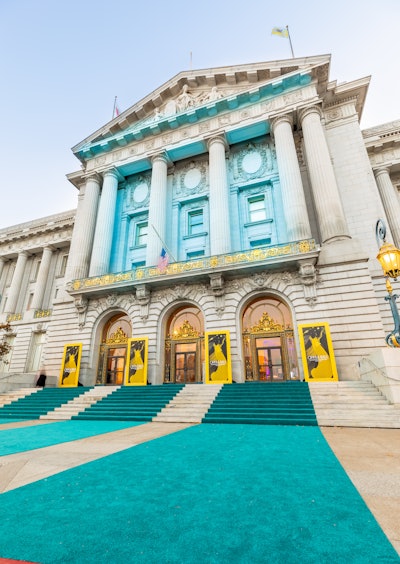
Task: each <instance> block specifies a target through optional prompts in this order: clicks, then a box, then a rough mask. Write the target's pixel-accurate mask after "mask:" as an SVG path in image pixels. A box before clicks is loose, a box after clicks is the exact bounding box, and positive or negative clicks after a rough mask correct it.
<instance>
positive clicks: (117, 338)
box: [96, 314, 132, 386]
mask: <svg viewBox="0 0 400 564" xmlns="http://www.w3.org/2000/svg"><path fill="white" fill-rule="evenodd" d="M131 335H132V329H131V324H130V320H129V318H128V316H127V315H124V314H119V315H116V316H114V317H112V318H111V319H110V320H109V321H108V323H107V324H106V325H105V327H104V330H103V336H102V343H101V345H100V351H99V363H98V369H97V379H96V384H99V385H103V386H122V384H123V383H124V374H125V366H126V354H127V345H128V339H129V338H130V337H131Z"/></svg>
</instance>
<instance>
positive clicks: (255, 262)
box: [67, 239, 320, 297]
mask: <svg viewBox="0 0 400 564" xmlns="http://www.w3.org/2000/svg"><path fill="white" fill-rule="evenodd" d="M319 250H320V249H319V247H318V246H317V245H316V243H315V241H314V239H306V240H303V241H296V242H291V243H285V244H281V245H274V246H271V247H259V248H255V249H250V250H247V251H239V252H235V253H228V254H224V255H213V256H210V257H199V258H196V259H194V260H188V261H182V262H173V263H170V264H168V265H167V267H166V268H165V269H163V270H160V269H159V268H158V267H157V266H149V267H139V268H136V269H134V270H128V271H126V272H119V273H115V274H114V273H109V274H104V275H102V276H93V277H91V278H82V279H79V280H73V281H72V282H70V283H69V284H68V287H67V290H68V292H69V293H70V294H71V295H72V296H77V295H82V294H85V295H87V296H88V297H89V296H99V295H104V294H106V293H109V292H110V291H111V292H112V291H117V292H120V293H121V292H124V291H128V290H129V289H132V288H135V287H138V286H140V285H143V284H146V285H147V286H149V287H153V288H156V287H161V286H166V285H169V284H178V283H181V282H186V281H187V280H188V279H190V281H191V282H201V281H204V280H209V275H210V274H213V273H216V272H218V273H220V274H223V275H224V277H225V278H235V277H237V276H240V275H245V274H253V273H255V272H259V271H261V270H282V269H291V270H293V269H295V268H297V262H298V261H299V260H304V259H309V258H316V257H318V253H319Z"/></svg>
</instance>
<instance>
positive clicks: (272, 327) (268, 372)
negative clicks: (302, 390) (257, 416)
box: [242, 296, 299, 382]
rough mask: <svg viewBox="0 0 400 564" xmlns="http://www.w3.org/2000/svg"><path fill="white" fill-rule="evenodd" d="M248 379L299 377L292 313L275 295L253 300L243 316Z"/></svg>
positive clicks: (280, 379)
mask: <svg viewBox="0 0 400 564" xmlns="http://www.w3.org/2000/svg"><path fill="white" fill-rule="evenodd" d="M242 328H243V329H242V338H243V349H244V358H245V379H246V380H249V381H254V380H256V381H261V382H282V381H284V380H298V379H299V370H298V365H297V355H296V347H295V341H294V334H293V324H292V316H291V313H290V310H289V308H288V306H287V305H286V304H285V303H284V302H282V301H281V300H279V299H278V298H276V297H275V296H269V297H262V298H257V299H255V300H253V301H252V302H251V303H250V304H249V305H248V306H247V307H246V309H245V311H244V313H243V318H242Z"/></svg>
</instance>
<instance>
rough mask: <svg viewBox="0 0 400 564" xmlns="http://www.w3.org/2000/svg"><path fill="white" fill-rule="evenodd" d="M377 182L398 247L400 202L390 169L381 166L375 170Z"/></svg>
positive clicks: (399, 243)
mask: <svg viewBox="0 0 400 564" xmlns="http://www.w3.org/2000/svg"><path fill="white" fill-rule="evenodd" d="M374 174H375V178H376V183H377V185H378V189H379V193H380V195H381V199H382V203H383V207H384V209H385V213H386V217H387V220H388V223H389V228H390V231H391V233H392V236H393V242H394V244H395V245H396V247H399V246H400V223H399V218H400V202H399V197H398V195H397V194H396V192H395V188H394V186H393V184H392V181H391V179H390V173H389V169H388V168H386V167H381V168H378V169H376V170H374Z"/></svg>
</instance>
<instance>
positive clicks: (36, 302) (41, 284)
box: [31, 247, 53, 309]
mask: <svg viewBox="0 0 400 564" xmlns="http://www.w3.org/2000/svg"><path fill="white" fill-rule="evenodd" d="M52 256H53V249H52V248H51V247H44V249H43V254H42V260H41V262H40V267H39V273H38V277H37V280H36V287H35V293H34V294H33V299H32V303H31V309H42V308H43V297H44V293H45V290H46V285H47V279H48V276H49V270H50V263H51V258H52Z"/></svg>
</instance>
